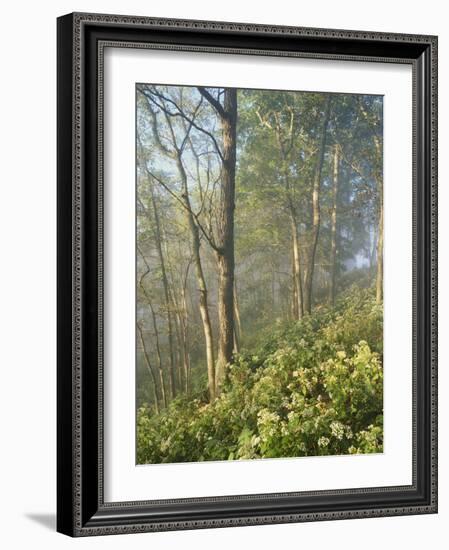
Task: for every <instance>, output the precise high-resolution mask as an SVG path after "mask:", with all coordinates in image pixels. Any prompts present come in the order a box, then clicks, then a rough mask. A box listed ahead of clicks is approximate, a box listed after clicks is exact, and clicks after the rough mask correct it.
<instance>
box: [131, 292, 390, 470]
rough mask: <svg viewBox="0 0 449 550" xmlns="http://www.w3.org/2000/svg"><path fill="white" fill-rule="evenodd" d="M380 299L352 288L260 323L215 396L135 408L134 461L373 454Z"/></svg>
mask: <svg viewBox="0 0 449 550" xmlns="http://www.w3.org/2000/svg"><path fill="white" fill-rule="evenodd" d="M382 319H383V307H382V305H381V304H380V305H378V304H376V302H375V297H374V291H373V289H360V288H358V287H356V286H353V287H352V288H351V289H350V290H348V291H346V292H345V293H344V294H343V295H342V296H341V298H339V300H338V301H337V303H336V306H335V307H333V308H326V307H320V308H319V309H317V310H316V311H315V312H314V313H313V314H312V315H309V316H306V317H304V318H303V319H302V320H301V321H296V322H292V321H291V322H285V323H283V324H281V325H276V326H275V327H273V328H271V329H270V330H266V331H265V332H264V333H263V334H261V336H260V341H259V344H258V345H257V346H255V347H254V349H251V350H244V351H242V352H241V353H239V354H238V355H236V356H235V357H234V361H233V363H232V364H231V365H229V366H228V369H227V375H226V380H225V381H224V383H223V385H222V388H221V392H220V395H219V397H218V398H217V399H216V400H215V401H214V402H213V403H209V402H208V401H207V392H206V390H205V389H204V391H202V392H200V393H197V394H196V395H189V396H182V397H177V398H176V399H174V400H173V401H172V402H171V403H170V404H169V406H168V407H167V408H166V409H165V410H163V411H162V412H161V413H160V414H158V415H156V414H154V413H153V411H152V409H151V408H150V407H148V406H143V407H140V408H139V409H138V411H137V462H138V463H139V464H154V463H162V462H168V463H174V462H197V461H204V460H233V459H252V458H277V457H300V456H317V455H340V454H357V453H376V452H382V448H383V447H382V445H383V397H382V396H383V368H382V351H383V350H382V345H383V326H382Z"/></svg>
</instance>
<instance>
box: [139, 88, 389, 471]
mask: <svg viewBox="0 0 449 550" xmlns="http://www.w3.org/2000/svg"><path fill="white" fill-rule="evenodd" d="M136 182H137V183H136V185H137V194H136V196H137V204H136V213H137V214H136V215H137V221H136V296H137V306H136V385H137V387H136V408H137V410H136V422H137V428H136V429H137V445H136V447H137V448H136V453H137V457H136V462H137V464H157V463H176V462H198V461H206V460H208V461H209V460H215V461H218V460H220V461H223V460H242V459H257V458H281V457H303V456H318V455H343V454H365V453H381V452H383V365H382V359H383V291H382V289H383V240H384V239H383V211H384V209H383V98H382V97H381V96H374V95H360V94H338V93H322V92H300V91H276V90H259V89H235V88H218V87H217V88H211V87H201V86H198V87H194V86H173V85H159V84H158V85H154V84H137V85H136Z"/></svg>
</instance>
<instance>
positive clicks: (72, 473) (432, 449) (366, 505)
mask: <svg viewBox="0 0 449 550" xmlns="http://www.w3.org/2000/svg"><path fill="white" fill-rule="evenodd" d="M136 30H138V31H139V32H138V33H137V34H138V35H139V36H138V37H137V39H135V40H132V39H131V38H130V36H131V35H133V34H136V33H135V31H136ZM153 31H154V32H156V33H159V35H158V38H157V41H156V42H155V41H154V32H153ZM179 33H181V34H182V41H178V37H179V36H181V34H179ZM105 35H106V36H105ZM143 35H146V36H147V38H146V39H143V38H142V36H143ZM164 37H166V39H169V42H167V41H164ZM170 37H171V38H170ZM123 38H125V39H123ZM279 38H285V39H286V42H285V43H284V42H283V41H282V40H280V41H279V40H278V39H279ZM208 40H209V43H208V42H207V41H208ZM186 41H187V43H186ZM189 41H190V42H195V43H189ZM211 41H212V42H213V44H212V43H211ZM233 42H235V43H236V45H235V46H234V45H232V43H233ZM217 43H219V45H217ZM241 43H247V45H248V46H249V47H244V46H242V44H241ZM258 44H259V45H260V47H256V46H257V45H258ZM283 44H284V45H287V46H288V47H287V49H286V48H285V47H283ZM105 46H114V47H127V48H128V47H132V48H142V47H143V48H159V49H161V48H162V49H170V50H182V51H206V52H216V51H217V52H220V53H224V54H226V53H227V54H244V53H245V54H248V53H250V54H252V55H274V56H286V55H287V56H299V57H311V58H319V59H323V58H324V59H343V60H357V61H366V62H372V61H377V62H379V61H380V62H386V63H410V64H412V66H413V73H414V78H413V99H414V102H413V103H414V124H413V129H414V152H413V174H414V175H413V179H414V184H413V187H414V208H413V211H414V220H413V233H414V254H413V262H414V265H413V274H414V304H413V317H414V319H413V323H414V348H415V349H414V353H413V355H414V366H413V368H414V390H413V392H414V438H413V441H414V465H413V479H414V482H413V484H412V485H411V486H410V487H388V488H372V489H360V490H343V491H321V492H311V493H287V494H285V493H284V494H267V495H256V496H254V495H251V496H245V495H240V496H235V497H227V498H221V497H220V498H215V497H207V498H204V499H177V500H171V501H164V502H163V504H164V505H172V507H173V508H174V510H173V512H171V514H170V515H167V516H166V517H165V516H161V515H159V516H158V517H159V519H154V517H155V516H154V514H152V513H151V508H152V507H153V506H156V505H157V504H159V505H161V504H162V503H161V501H158V502H156V501H145V502H124V503H104V501H103V480H102V453H103V450H102V444H103V411H102V380H103V379H102V360H103V357H102V353H103V350H102V322H103V321H102V301H103V293H102V287H103V273H102V242H103V234H102V231H103V229H102V216H103V212H102V189H103V172H102V158H103V149H102V147H103V140H102V130H103V113H102V101H103V50H104V47H105ZM336 46H337V47H336ZM334 50H338V53H333V51H334ZM94 103H95V112H96V113H97V116H96V119H97V120H95V121H89V120H88V119H87V117H86V114H85V113H86V111H87V110H89V109H90V111H91V110H92V109H91V108H92V105H93V104H94ZM88 108H89V109H88ZM68 126H70V127H71V128H72V133H71V135H70V136H69V138H68V137H67V127H68ZM86 201H87V202H86ZM89 201H91V203H95V209H94V210H95V211H93V210H92V207H91V208H90V209H89V211H88V207H87V206H86V205H87V204H88V202H89ZM89 204H90V203H89ZM436 218H437V38H436V37H434V36H424V35H403V34H396V33H388V34H387V33H377V32H375V33H374V32H364V31H346V30H332V29H311V28H302V27H283V26H267V25H252V24H244V23H222V22H209V21H194V20H192V21H190V20H174V19H154V18H148V17H131V16H116V15H103V14H82V13H77V14H70V15H67V16H64V17H61V18H59V20H58V531H60V532H63V533H66V534H70V535H72V536H88V535H103V534H118V533H131V532H142V531H160V530H176V529H199V528H211V527H224V526H237V525H261V524H268V523H287V522H299V521H316V520H330V519H346V518H362V517H373V516H391V515H405V514H418V513H433V512H436V511H437V225H436V223H437V219H436ZM86 233H89V235H91V238H95V246H87V245H86V241H85V238H84V236H85V234H86ZM94 266H95V268H94ZM88 300H96V307H95V311H96V318H95V319H93V318H92V316H91V315H90V314H87V313H86V304H87V302H88ZM418 314H419V315H418ZM421 318H422V320H419V319H421ZM92 323H96V329H95V331H94V332H95V338H93V339H92V336H90V332H89V331H87V327H88V326H89V327H92ZM95 349H96V353H95V357H94V353H93V352H94V350H95ZM88 367H90V370H89V371H88V370H87V369H88ZM418 390H419V391H418ZM420 392H421V393H420ZM424 401H426V402H424ZM87 412H89V413H90V414H92V413H93V412H94V413H95V414H96V416H97V423H96V426H95V430H93V429H87V427H86V422H83V418H85V415H86V414H87ZM380 492H381V493H382V494H383V495H384V496H386V495H387V494H389V495H390V496H389V498H388V499H386V498H385V499H384V501H382V499H381V498H380V497H379V496H378V494H379V493H380ZM256 497H257V498H256ZM296 497H298V498H300V499H309V500H310V499H312V500H313V499H314V497H316V498H317V499H321V500H320V502H321V501H322V500H323V499H327V500H326V502H327V507H326V508H328V505H329V504H331V503H333V502H335V503H336V508H335V510H334V511H326V510H323V509H321V510H320V504H319V503H315V501H314V503H313V505H309V509H308V508H307V505H306V504H301V503H300V501H297V502H296V501H295V504H296V508H297V510H295V511H291V512H288V513H287V512H286V511H284V512H282V513H273V512H272V513H269V512H265V513H262V512H261V511H260V506H259V505H258V504H257V502H256V501H260V502H261V501H265V502H269V501H272V500H273V499H278V501H279V500H280V499H281V500H282V499H283V500H285V499H293V498H296ZM370 497H371V501H370ZM345 499H346V500H345ZM395 499H396V500H395ZM358 501H359V502H360V505H357V502H358ZM304 502H306V501H304ZM345 502H346V504H345ZM212 503H222V504H223V506H224V507H225V508H226V509H227V513H226V514H224V513H223V514H222V517H216V516H217V514H215V515H214V516H213V517H212V516H211V517H206V516H207V512H204V513H203V516H205V517H201V515H199V514H198V513H196V512H194V509H193V506H194V505H195V504H201V505H203V508H204V507H206V506H207V504H212ZM226 503H227V504H226ZM337 504H338V506H337ZM230 505H234V507H233V508H232V507H231V506H230ZM251 505H252V506H253V510H254V513H251ZM289 506H290V509H291V508H292V507H294V506H292V504H290V505H289ZM181 509H182V512H181ZM223 509H224V508H223ZM286 509H287V507H286ZM189 510H191V511H192V513H191V514H190V516H191V517H187V516H189ZM229 510H232V513H233V516H232V517H229ZM209 516H210V514H209Z"/></svg>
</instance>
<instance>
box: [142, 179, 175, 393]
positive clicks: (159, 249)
mask: <svg viewBox="0 0 449 550" xmlns="http://www.w3.org/2000/svg"><path fill="white" fill-rule="evenodd" d="M148 180H149V185H150V191H151V204H152V207H153V216H154V224H155V229H156V235H155V237H156V238H155V241H156V242H155V244H156V249H157V253H158V256H159V263H160V267H161V275H162V285H163V288H164V300H165V308H166V312H167V332H168V347H169V368H170V370H169V375H170V376H169V381H170V395H171V397H172V398H173V397H175V395H176V375H175V359H174V346H173V322H172V315H171V303H170V289H169V283H168V277H167V270H166V267H165V258H164V253H163V251H162V231H161V223H160V219H159V211H158V206H157V204H156V197H155V195H154V189H153V182H152V181H151V179H150V177H149V178H148Z"/></svg>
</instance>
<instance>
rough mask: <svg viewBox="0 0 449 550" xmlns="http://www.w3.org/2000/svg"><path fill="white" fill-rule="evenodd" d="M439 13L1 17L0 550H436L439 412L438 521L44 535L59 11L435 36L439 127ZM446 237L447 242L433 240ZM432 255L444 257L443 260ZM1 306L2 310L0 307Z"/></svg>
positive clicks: (6, 11) (443, 80)
mask: <svg viewBox="0 0 449 550" xmlns="http://www.w3.org/2000/svg"><path fill="white" fill-rule="evenodd" d="M444 7H445V5H444V3H443V2H442V1H441V2H436V1H433V2H427V3H426V4H423V3H422V2H418V1H416V0H409V1H408V2H407V3H405V2H403V3H399V2H398V3H394V2H391V0H390V1H388V0H377V1H376V2H370V3H363V2H360V1H357V0H346V1H340V2H335V1H332V0H321V2H307V3H306V2H302V3H301V2H288V1H287V0H276V2H267V1H266V0H263V1H262V0H259V1H258V2H257V3H256V2H246V3H244V2H242V1H241V0H227V1H226V2H210V1H207V0H191V1H189V2H182V1H181V0H172V1H171V2H167V3H161V4H159V3H149V2H144V1H138V0H128V1H127V2H123V1H122V2H119V1H117V0H109V1H108V2H102V1H99V0H91V1H90V2H82V1H71V2H68V1H66V0H62V1H59V2H53V3H50V2H46V3H41V2H39V3H37V2H36V3H32V2H20V3H19V2H10V3H8V4H6V5H4V7H3V10H2V16H3V17H2V20H3V25H2V31H1V37H0V40H1V42H2V48H1V52H2V64H1V69H2V85H1V87H0V94H1V101H0V128H1V131H2V147H1V150H2V153H3V154H2V161H1V163H0V170H1V179H0V181H1V183H2V187H1V199H0V235H1V247H0V250H1V254H2V255H1V258H2V269H1V271H0V278H1V282H2V283H1V285H0V312H1V317H0V334H1V335H2V344H1V347H0V361H1V368H2V371H1V372H2V383H1V390H0V391H1V396H0V409H1V412H0V415H1V416H0V418H1V419H2V430H1V432H0V438H1V439H0V441H1V447H2V452H1V454H0V462H1V467H0V482H1V485H0V487H1V493H0V494H1V497H0V507H1V512H0V513H1V516H0V517H1V519H2V533H1V539H2V542H3V541H6V544H5V545H4V547H5V548H19V547H20V548H22V547H25V545H26V544H33V545H36V546H37V547H38V548H40V547H42V548H43V547H45V548H49V549H51V548H58V549H61V550H63V549H65V548H71V547H74V546H75V545H77V547H78V548H86V549H87V548H106V547H107V548H119V547H122V546H123V545H124V544H126V546H127V548H130V549H137V548H147V547H148V546H151V547H152V548H154V549H158V548H164V549H169V548H178V547H179V546H181V547H183V548H185V549H189V548H195V549H201V548H206V547H207V548H210V547H211V545H213V546H214V548H215V549H219V548H232V547H236V548H245V547H258V548H260V549H264V548H273V547H276V546H279V545H282V546H283V545H292V546H297V547H299V546H302V547H307V546H310V545H313V547H314V548H318V549H320V548H337V549H338V548H345V549H346V550H349V549H353V548H354V549H355V548H364V549H370V548H379V547H383V546H384V547H393V546H395V545H397V544H400V545H401V546H402V547H404V548H408V549H417V548H421V547H422V546H423V545H430V546H432V545H433V546H434V547H436V548H441V546H442V544H439V543H438V541H439V540H440V539H441V538H442V537H443V534H444V532H445V531H447V522H448V521H449V481H448V479H449V469H448V468H445V464H448V458H449V448H448V438H447V430H446V425H445V422H444V420H445V419H446V418H447V417H448V412H449V402H448V401H445V400H443V399H442V400H441V401H442V402H441V405H440V426H441V437H440V465H441V466H440V513H439V515H438V516H435V515H433V516H420V517H416V516H413V517H400V518H385V519H383V518H382V519H370V520H351V521H338V522H327V523H319V524H316V523H315V524H314V523H310V524H302V525H301V524H299V525H281V526H265V527H246V528H236V529H224V530H223V529H222V530H208V531H190V532H183V533H158V534H152V535H148V534H147V535H133V536H120V537H112V538H111V537H108V538H94V539H85V540H72V539H69V538H66V537H63V536H62V535H59V534H56V533H55V532H54V510H55V491H56V485H55V425H56V418H55V327H56V319H55V162H56V160H55V151H56V143H55V122H56V121H55V110H56V108H55V89H56V87H55V76H56V75H55V61H56V49H55V46H56V25H55V18H56V17H57V16H58V15H62V14H64V13H67V12H71V11H94V12H109V13H128V14H136V15H150V16H162V17H178V18H198V19H215V20H220V19H221V20H229V21H243V22H257V23H267V24H270V23H276V24H289V25H301V26H316V27H333V28H348V29H363V30H373V31H394V32H405V33H428V34H439V35H440V59H441V60H442V61H441V63H440V71H441V72H440V98H441V100H440V121H447V120H449V117H448V114H449V113H448V106H447V103H446V102H445V101H443V98H447V97H449V79H448V77H449V68H448V62H447V59H448V55H449V31H448V30H447V18H446V17H445V10H444ZM441 127H442V128H443V131H442V132H440V152H441V158H442V159H443V161H442V162H440V212H441V216H440V217H441V222H440V243H441V245H440V281H441V283H440V287H441V289H440V311H441V314H440V331H441V334H442V335H443V338H441V352H440V355H441V359H440V395H444V392H445V391H447V389H449V375H448V371H447V369H446V365H445V360H444V359H445V350H444V347H445V346H444V343H445V341H444V336H445V334H446V333H447V330H448V315H447V311H448V306H449V303H448V292H447V290H446V288H445V286H444V285H443V281H444V280H448V278H449V272H448V265H449V264H448V253H447V247H446V240H445V236H447V234H448V230H449V216H447V215H445V211H446V209H447V208H448V206H449V196H448V188H447V185H446V182H447V179H448V176H449V173H448V168H447V165H446V164H445V162H444V159H445V156H446V151H447V150H448V147H449V139H448V137H447V133H446V132H445V131H444V126H443V125H442V124H441ZM446 238H447V237H446ZM445 248H446V250H445ZM5 304H6V307H5Z"/></svg>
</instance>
